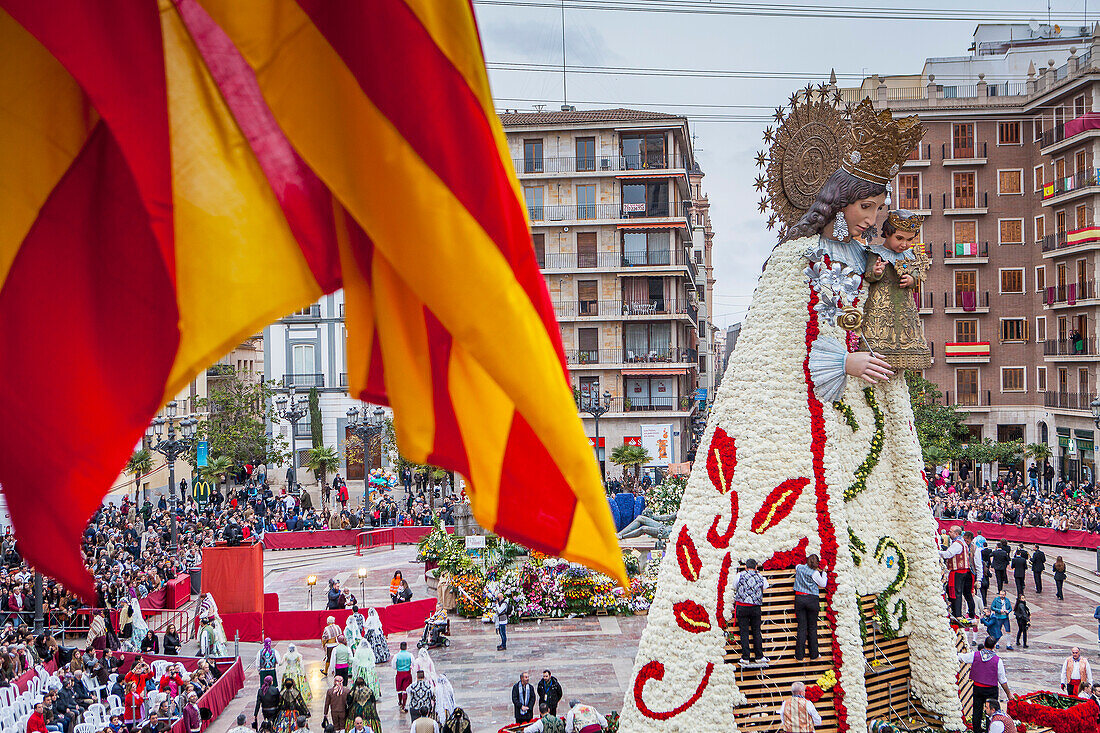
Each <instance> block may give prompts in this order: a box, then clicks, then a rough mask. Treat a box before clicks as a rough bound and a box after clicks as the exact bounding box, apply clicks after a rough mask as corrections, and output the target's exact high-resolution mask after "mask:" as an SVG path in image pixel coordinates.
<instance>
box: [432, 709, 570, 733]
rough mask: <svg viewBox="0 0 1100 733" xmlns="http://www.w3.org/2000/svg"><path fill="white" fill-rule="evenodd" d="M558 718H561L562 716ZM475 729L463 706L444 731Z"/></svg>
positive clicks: (456, 732)
mask: <svg viewBox="0 0 1100 733" xmlns="http://www.w3.org/2000/svg"><path fill="white" fill-rule="evenodd" d="M558 720H561V718H559V719H558ZM473 729H474V728H473V725H472V724H471V723H470V716H469V715H467V714H466V711H465V710H463V709H462V708H455V711H454V712H453V713H451V717H450V718H448V719H447V722H446V723H445V724H444V725H443V733H473ZM562 730H565V727H564V723H563V724H562Z"/></svg>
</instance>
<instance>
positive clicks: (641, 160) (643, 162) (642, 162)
mask: <svg viewBox="0 0 1100 733" xmlns="http://www.w3.org/2000/svg"><path fill="white" fill-rule="evenodd" d="M619 144H620V146H621V152H622V156H623V167H624V168H626V169H627V170H638V169H641V168H667V167H668V165H667V163H666V161H665V134H664V133H663V132H651V133H646V134H635V135H622V136H621V137H620V138H619Z"/></svg>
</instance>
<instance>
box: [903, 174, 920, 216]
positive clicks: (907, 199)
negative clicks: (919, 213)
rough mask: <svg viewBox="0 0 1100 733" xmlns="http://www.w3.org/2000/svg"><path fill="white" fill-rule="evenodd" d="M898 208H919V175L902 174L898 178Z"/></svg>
mask: <svg viewBox="0 0 1100 733" xmlns="http://www.w3.org/2000/svg"><path fill="white" fill-rule="evenodd" d="M898 193H899V194H900V196H899V198H900V201H899V202H898V206H900V207H901V208H903V209H919V208H920V174H919V173H904V174H902V175H900V176H898Z"/></svg>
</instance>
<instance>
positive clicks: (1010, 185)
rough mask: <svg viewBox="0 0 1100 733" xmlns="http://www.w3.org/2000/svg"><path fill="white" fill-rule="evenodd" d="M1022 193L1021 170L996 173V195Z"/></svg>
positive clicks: (1022, 178)
mask: <svg viewBox="0 0 1100 733" xmlns="http://www.w3.org/2000/svg"><path fill="white" fill-rule="evenodd" d="M1023 192H1024V172H1023V171H1022V170H1005V171H997V193H999V194H1001V195H1002V196H1008V195H1013V194H1021V193H1023Z"/></svg>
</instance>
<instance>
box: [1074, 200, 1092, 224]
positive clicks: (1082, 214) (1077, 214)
mask: <svg viewBox="0 0 1100 733" xmlns="http://www.w3.org/2000/svg"><path fill="white" fill-rule="evenodd" d="M1073 222H1074V224H1076V225H1077V226H1076V228H1077V229H1084V228H1085V227H1087V226H1088V225H1089V211H1088V209H1087V208H1086V207H1085V205H1084V204H1081V205H1080V206H1078V207H1077V208H1076V209H1074V210H1073Z"/></svg>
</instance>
